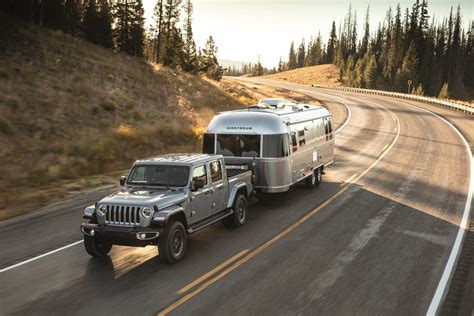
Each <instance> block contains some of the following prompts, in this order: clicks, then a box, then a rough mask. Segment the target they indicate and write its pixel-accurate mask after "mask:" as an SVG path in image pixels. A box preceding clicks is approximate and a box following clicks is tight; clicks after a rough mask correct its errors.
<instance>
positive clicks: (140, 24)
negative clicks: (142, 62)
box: [127, 0, 145, 57]
mask: <svg viewBox="0 0 474 316" xmlns="http://www.w3.org/2000/svg"><path fill="white" fill-rule="evenodd" d="M131 9H132V11H131V13H132V14H131V25H130V44H129V46H130V48H129V50H128V51H127V52H128V53H129V54H130V55H133V56H140V57H141V56H143V53H144V48H145V26H144V23H145V17H144V14H145V10H144V9H143V4H142V0H135V2H134V3H133V5H132V6H131Z"/></svg>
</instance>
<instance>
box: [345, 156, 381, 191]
mask: <svg viewBox="0 0 474 316" xmlns="http://www.w3.org/2000/svg"><path fill="white" fill-rule="evenodd" d="M382 151H383V150H382ZM355 177H357V173H354V174H353V175H352V176H350V177H349V179H347V180H345V181H344V182H345V183H352V180H353V179H354V178H355Z"/></svg>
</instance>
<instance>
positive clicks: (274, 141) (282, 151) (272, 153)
mask: <svg viewBox="0 0 474 316" xmlns="http://www.w3.org/2000/svg"><path fill="white" fill-rule="evenodd" d="M289 154H290V146H289V144H288V134H277V135H263V157H268V158H278V157H287V156H288V155H289Z"/></svg>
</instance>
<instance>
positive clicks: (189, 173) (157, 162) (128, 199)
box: [81, 154, 253, 263]
mask: <svg viewBox="0 0 474 316" xmlns="http://www.w3.org/2000/svg"><path fill="white" fill-rule="evenodd" d="M229 172H232V173H233V175H232V176H231V175H228V172H227V171H226V168H225V162H224V159H223V157H222V156H221V155H207V154H170V155H161V156H157V157H153V158H149V159H144V160H138V161H136V162H135V163H134V164H133V166H132V168H131V169H130V172H129V174H128V175H127V176H122V177H121V179H120V184H121V185H122V186H123V188H122V189H121V190H120V191H118V192H115V193H113V194H111V195H109V196H107V197H105V198H103V199H101V200H100V201H98V202H97V203H96V204H95V205H93V206H89V207H87V208H86V209H85V210H84V216H83V217H84V218H85V219H89V223H83V224H82V225H81V231H82V233H83V235H84V246H85V249H86V251H87V252H88V253H89V254H90V255H92V256H94V257H101V256H106V255H107V254H108V252H109V251H110V249H111V248H112V246H113V245H125V246H139V247H140V246H141V247H144V246H147V245H157V246H158V252H159V257H160V260H161V261H164V262H166V263H174V262H177V261H179V260H180V259H181V258H183V256H184V254H185V251H186V240H187V234H190V233H193V232H196V231H198V230H200V229H202V228H204V227H206V226H208V225H210V224H212V223H215V222H217V221H219V220H220V221H222V222H223V223H224V225H226V226H230V227H236V228H237V227H240V226H242V225H243V224H245V222H246V220H247V206H248V199H249V197H250V196H251V194H252V191H253V189H252V173H251V171H242V170H240V171H237V172H235V171H234V170H232V171H229ZM234 173H235V175H234Z"/></svg>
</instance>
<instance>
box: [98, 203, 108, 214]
mask: <svg viewBox="0 0 474 316" xmlns="http://www.w3.org/2000/svg"><path fill="white" fill-rule="evenodd" d="M105 213H107V206H106V205H103V204H102V205H99V207H98V208H97V215H99V216H104V215H105Z"/></svg>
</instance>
